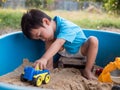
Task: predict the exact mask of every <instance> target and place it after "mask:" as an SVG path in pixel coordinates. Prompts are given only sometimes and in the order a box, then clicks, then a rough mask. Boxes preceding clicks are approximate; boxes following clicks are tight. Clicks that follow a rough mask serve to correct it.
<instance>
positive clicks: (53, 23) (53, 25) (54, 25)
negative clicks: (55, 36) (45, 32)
mask: <svg viewBox="0 0 120 90" xmlns="http://www.w3.org/2000/svg"><path fill="white" fill-rule="evenodd" d="M51 22H52V27H53V31H54V32H55V31H56V22H55V21H53V20H52V21H51Z"/></svg>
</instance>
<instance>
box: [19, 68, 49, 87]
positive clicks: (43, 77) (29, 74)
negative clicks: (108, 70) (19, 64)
mask: <svg viewBox="0 0 120 90" xmlns="http://www.w3.org/2000/svg"><path fill="white" fill-rule="evenodd" d="M20 80H21V81H23V82H25V81H29V82H31V84H33V85H35V86H40V85H41V84H42V83H44V84H47V83H48V82H49V81H50V72H49V70H47V69H45V70H40V69H35V68H33V67H31V66H26V67H25V68H24V72H23V73H22V74H21V77H20Z"/></svg>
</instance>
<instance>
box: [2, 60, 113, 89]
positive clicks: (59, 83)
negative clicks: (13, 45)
mask: <svg viewBox="0 0 120 90" xmlns="http://www.w3.org/2000/svg"><path fill="white" fill-rule="evenodd" d="M25 66H32V63H31V62H29V60H27V59H26V60H24V61H23V64H22V65H20V66H19V67H18V68H16V69H15V70H14V71H12V72H10V73H8V74H5V75H3V76H1V77H0V82H5V83H9V84H13V85H19V86H33V85H31V84H30V83H29V82H21V81H20V75H21V73H22V72H23V69H24V67H25ZM50 76H51V80H50V82H49V83H48V84H42V85H41V86H40V87H38V88H47V89H53V90H111V87H112V84H110V83H101V82H99V81H97V80H87V79H86V78H84V77H83V76H81V73H80V70H79V69H76V68H55V69H54V70H52V71H51V73H50ZM33 87H35V86H33Z"/></svg>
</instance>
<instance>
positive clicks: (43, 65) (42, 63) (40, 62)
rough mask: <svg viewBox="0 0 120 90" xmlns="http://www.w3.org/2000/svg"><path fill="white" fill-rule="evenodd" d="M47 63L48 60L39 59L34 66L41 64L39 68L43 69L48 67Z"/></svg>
mask: <svg viewBox="0 0 120 90" xmlns="http://www.w3.org/2000/svg"><path fill="white" fill-rule="evenodd" d="M46 65H47V60H46V59H43V58H41V59H39V60H37V61H35V62H34V64H33V66H34V67H35V68H36V67H37V66H39V69H41V70H43V69H46Z"/></svg>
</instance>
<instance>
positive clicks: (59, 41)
mask: <svg viewBox="0 0 120 90" xmlns="http://www.w3.org/2000/svg"><path fill="white" fill-rule="evenodd" d="M64 43H65V40H64V39H56V40H55V41H54V42H53V43H52V44H51V46H50V47H49V48H48V49H47V51H46V52H45V54H44V55H43V56H42V57H41V58H44V59H46V60H49V59H50V58H52V57H53V56H54V55H55V54H56V53H57V52H58V51H59V49H60V48H61V47H62V46H63V44H64Z"/></svg>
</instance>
